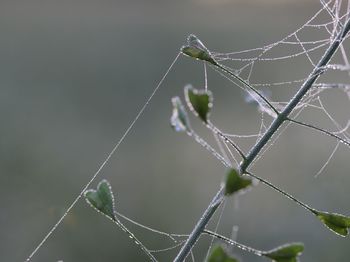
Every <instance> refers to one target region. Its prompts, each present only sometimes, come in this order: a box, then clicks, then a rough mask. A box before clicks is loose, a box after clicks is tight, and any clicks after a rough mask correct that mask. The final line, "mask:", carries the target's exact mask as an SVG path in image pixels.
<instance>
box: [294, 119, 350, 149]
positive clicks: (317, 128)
mask: <svg viewBox="0 0 350 262" xmlns="http://www.w3.org/2000/svg"><path fill="white" fill-rule="evenodd" d="M287 120H288V121H290V122H292V123H295V124H298V125H301V126H305V127H307V128H310V129H313V130H316V131H318V132H320V133H322V134H325V135H328V136H331V137H333V138H335V139H337V140H338V141H339V142H341V143H343V144H345V145H347V146H349V147H350V142H349V141H348V140H346V139H344V138H342V137H340V136H338V135H335V134H333V133H332V132H329V131H327V130H325V129H323V128H320V127H317V126H313V125H310V124H307V123H304V122H301V121H298V120H295V119H291V118H287Z"/></svg>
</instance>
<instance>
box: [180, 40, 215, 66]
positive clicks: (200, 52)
mask: <svg viewBox="0 0 350 262" xmlns="http://www.w3.org/2000/svg"><path fill="white" fill-rule="evenodd" d="M181 52H182V53H183V54H185V55H187V56H189V57H193V58H196V59H198V60H203V61H207V62H209V63H211V64H213V65H217V62H216V61H215V59H214V58H213V56H212V55H211V53H210V51H209V50H208V48H206V47H205V45H204V44H203V43H202V42H201V41H200V40H199V39H198V38H197V37H196V36H195V35H192V34H191V35H189V36H188V38H187V45H185V46H183V47H182V48H181Z"/></svg>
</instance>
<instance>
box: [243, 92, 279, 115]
mask: <svg viewBox="0 0 350 262" xmlns="http://www.w3.org/2000/svg"><path fill="white" fill-rule="evenodd" d="M247 92H248V94H247V95H246V97H245V101H246V102H247V103H250V104H256V105H257V107H258V109H259V111H260V112H264V113H267V114H268V115H270V116H271V117H273V118H276V117H277V114H276V112H275V111H273V110H272V109H271V107H270V106H269V105H268V104H267V103H266V102H265V101H264V100H263V99H262V98H261V97H260V96H259V95H257V94H256V93H255V92H252V91H250V90H247ZM260 93H262V95H263V96H264V97H270V92H269V90H267V91H264V92H262V91H260Z"/></svg>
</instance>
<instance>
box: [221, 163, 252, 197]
mask: <svg viewBox="0 0 350 262" xmlns="http://www.w3.org/2000/svg"><path fill="white" fill-rule="evenodd" d="M251 185H252V180H251V179H249V178H243V177H242V176H240V175H239V174H238V172H237V170H235V169H233V168H232V169H230V170H229V171H228V172H227V175H226V181H225V195H232V194H233V193H236V192H238V191H241V190H243V189H245V188H247V187H249V186H251Z"/></svg>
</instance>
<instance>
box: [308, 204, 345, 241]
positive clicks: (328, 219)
mask: <svg viewBox="0 0 350 262" xmlns="http://www.w3.org/2000/svg"><path fill="white" fill-rule="evenodd" d="M315 214H316V216H317V217H318V218H319V219H320V220H321V221H322V222H323V224H324V225H325V226H326V227H328V228H329V229H330V230H332V231H333V232H334V233H336V234H338V235H340V236H343V237H345V236H347V235H348V233H349V232H348V229H349V227H350V217H347V216H344V215H341V214H336V213H328V212H320V211H316V210H315Z"/></svg>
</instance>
